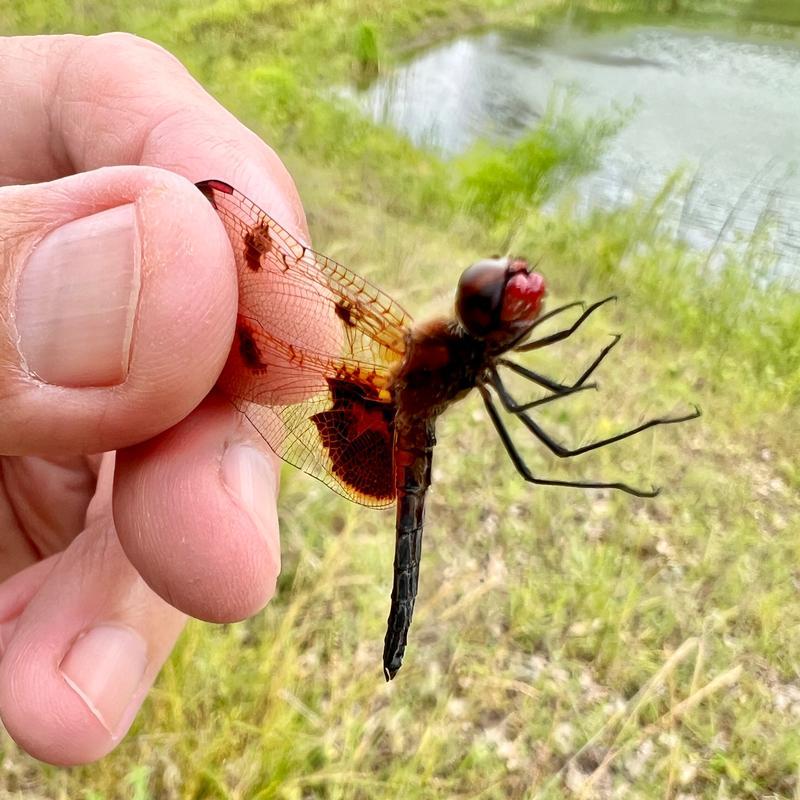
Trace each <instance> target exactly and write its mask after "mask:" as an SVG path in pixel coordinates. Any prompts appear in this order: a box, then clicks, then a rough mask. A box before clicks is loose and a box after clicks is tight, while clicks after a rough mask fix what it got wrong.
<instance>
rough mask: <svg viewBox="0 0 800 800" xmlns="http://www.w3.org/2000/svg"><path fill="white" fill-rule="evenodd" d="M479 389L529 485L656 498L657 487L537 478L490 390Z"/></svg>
mask: <svg viewBox="0 0 800 800" xmlns="http://www.w3.org/2000/svg"><path fill="white" fill-rule="evenodd" d="M478 389H479V391H480V393H481V396H482V397H483V402H484V404H485V405H486V410H487V411H488V412H489V417H490V418H491V420H492V424H493V425H494V427H495V429H496V430H497V433H498V434H499V435H500V440H501V441H502V442H503V446H504V447H505V449H506V452H507V453H508V455H509V457H510V458H511V461H512V462H513V464H514V466H515V467H516V469H517V472H519V474H520V475H522V477H523V478H525V480H526V481H528V483H535V484H537V485H539V486H574V487H578V488H581V489H619V490H620V491H622V492H627V493H628V494H632V495H635V496H636V497H655V496H656V495H657V494H658V493H659V491H660V489H659V488H658V487H656V486H653V488H652V489H649V490H647V489H636V488H635V487H633V486H628V484H627V483H606V482H605V481H562V480H555V479H553V478H537V477H536V476H535V475H534V474H533V473H532V472H531V470H530V468H529V467H528V465H527V464H526V463H525V460H524V459H523V458H522V456H521V455H520V454H519V451H518V450H517V448H516V447H515V446H514V442H513V441H512V440H511V435H510V434H509V432H508V429H507V428H506V426H505V424H504V423H503V420H502V419H501V417H500V414H499V413H498V411H497V409H496V408H495V406H494V403H493V402H492V396H491V395H490V394H489V390H488V389H487V388H486V387H485V386H478Z"/></svg>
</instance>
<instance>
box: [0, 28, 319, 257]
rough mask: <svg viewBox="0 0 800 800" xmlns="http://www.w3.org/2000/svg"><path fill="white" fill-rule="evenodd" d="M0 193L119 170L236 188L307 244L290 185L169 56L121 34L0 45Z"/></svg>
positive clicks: (275, 162) (8, 40)
mask: <svg viewBox="0 0 800 800" xmlns="http://www.w3.org/2000/svg"><path fill="white" fill-rule="evenodd" d="M0 108H2V109H3V110H4V112H3V124H2V125H0V185H4V184H15V183H34V182H40V181H49V180H54V179H56V178H61V177H64V176H66V175H71V174H73V173H76V172H85V171H89V170H93V169H97V168H98V167H104V166H112V165H117V164H141V165H147V166H156V167H162V168H164V169H168V170H171V171H172V172H177V173H178V174H180V175H183V176H184V177H186V178H188V179H189V180H191V181H192V182H193V183H197V182H198V181H200V180H204V179H208V178H220V179H223V180H225V181H227V182H228V183H230V184H232V185H233V186H236V187H237V188H238V189H240V190H241V191H242V192H243V193H245V194H246V195H247V196H248V197H251V198H252V199H253V200H254V201H255V202H256V203H258V204H259V205H260V206H261V207H262V208H264V209H265V210H266V211H267V212H268V213H269V214H271V215H272V216H273V217H275V219H277V220H279V221H280V222H281V224H283V225H284V226H285V227H287V229H289V230H290V231H291V232H292V233H294V234H295V235H297V237H298V238H299V239H301V240H303V241H305V242H307V241H308V229H307V227H306V221H305V215H304V213H303V208H302V205H301V204H300V199H299V197H298V195H297V190H296V188H295V185H294V182H293V181H292V178H291V177H290V175H289V173H288V171H287V170H286V168H285V167H284V165H283V163H282V162H281V160H280V159H279V158H278V157H277V155H276V154H275V153H274V152H273V150H272V149H270V148H269V147H268V146H267V145H266V144H265V143H264V142H263V141H262V140H261V139H260V138H259V137H258V136H256V134H254V133H253V132H252V131H251V130H249V129H248V128H246V127H245V126H244V125H242V123H241V122H239V121H238V120H237V119H236V118H235V117H234V116H233V115H232V114H231V113H230V112H228V111H227V110H226V109H225V108H223V107H222V106H221V105H220V104H219V103H217V102H216V100H214V99H213V98H212V97H211V96H210V95H209V94H208V93H207V92H206V91H205V90H204V89H203V87H202V86H201V85H200V84H199V83H198V82H197V81H196V80H195V79H194V78H193V77H192V76H191V75H190V74H189V73H188V71H187V70H186V68H185V67H184V66H183V65H182V64H181V63H180V62H179V61H178V60H177V59H176V58H175V57H174V56H172V55H171V54H170V53H168V52H167V51H166V50H164V49H162V48H161V47H159V46H158V45H156V44H153V43H152V42H149V41H147V40H145V39H140V38H138V37H136V36H132V35H130V34H125V33H109V34H103V35H101V36H20V37H3V38H0Z"/></svg>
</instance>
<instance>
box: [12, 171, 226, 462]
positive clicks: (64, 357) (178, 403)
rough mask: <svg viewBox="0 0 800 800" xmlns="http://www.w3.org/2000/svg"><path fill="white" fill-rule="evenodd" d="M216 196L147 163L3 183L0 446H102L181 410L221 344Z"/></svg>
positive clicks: (165, 422)
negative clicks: (45, 180) (20, 183)
mask: <svg viewBox="0 0 800 800" xmlns="http://www.w3.org/2000/svg"><path fill="white" fill-rule="evenodd" d="M235 317H236V278H235V272H234V267H233V259H232V257H231V251H230V245H229V243H228V240H227V237H226V235H225V232H224V229H223V228H222V225H221V224H220V222H219V220H218V219H217V217H216V215H215V213H214V211H213V209H212V208H211V206H210V205H209V203H208V202H207V201H206V200H205V198H204V197H203V196H202V195H201V194H200V192H199V191H197V190H196V189H195V188H194V186H192V184H191V183H189V182H188V181H187V180H185V179H184V178H181V177H179V176H178V175H175V174H174V173H171V172H167V171H165V170H159V169H155V168H151V167H132V166H124V167H105V168H102V169H98V170H94V171H92V172H86V173H81V174H78V175H72V176H70V177H67V178H62V179H60V180H56V181H52V182H49V183H40V184H32V185H27V186H7V187H3V188H0V453H4V454H8V455H18V454H25V453H31V452H36V453H45V454H53V453H59V452H99V451H103V450H113V449H117V448H119V447H123V446H126V445H129V444H132V443H134V442H137V441H142V440H144V439H146V438H148V437H150V436H152V435H154V434H156V433H158V432H160V431H162V430H165V429H166V428H168V427H170V426H171V425H173V424H174V423H175V422H177V421H178V420H180V419H182V418H183V417H184V416H186V414H188V412H189V411H191V409H192V408H193V407H194V406H195V405H197V403H199V401H200V400H201V399H202V398H203V397H204V396H205V394H206V393H207V392H208V391H209V389H210V388H211V386H212V385H213V384H214V381H215V380H216V378H217V375H218V374H219V371H220V370H221V369H222V366H223V365H224V363H225V359H226V356H227V353H228V350H229V348H230V343H231V338H232V335H233V328H234V321H235Z"/></svg>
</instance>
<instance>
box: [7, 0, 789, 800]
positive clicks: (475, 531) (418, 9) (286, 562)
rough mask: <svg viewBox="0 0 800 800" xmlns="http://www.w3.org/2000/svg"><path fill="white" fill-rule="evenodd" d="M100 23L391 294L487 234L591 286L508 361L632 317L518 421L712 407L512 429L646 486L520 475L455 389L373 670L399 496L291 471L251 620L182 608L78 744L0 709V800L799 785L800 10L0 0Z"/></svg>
mask: <svg viewBox="0 0 800 800" xmlns="http://www.w3.org/2000/svg"><path fill="white" fill-rule="evenodd" d="M109 30H126V31H131V32H134V33H137V34H140V35H142V36H145V37H148V38H150V39H153V40H155V41H157V42H159V43H160V44H162V45H163V46H165V47H166V48H168V49H169V50H170V51H172V52H173V53H174V54H175V55H176V56H177V57H178V58H180V59H181V60H182V61H183V62H184V63H185V64H186V65H187V67H188V68H189V70H190V71H191V72H192V73H193V74H194V75H195V76H196V77H197V79H198V80H199V81H200V82H201V83H202V84H203V85H204V86H205V87H206V88H207V89H208V91H209V92H211V93H212V94H213V95H214V96H215V97H216V98H217V99H218V100H219V101H220V102H221V103H222V104H223V105H225V106H226V107H227V108H229V109H230V110H231V111H232V112H233V113H235V114H236V115H237V116H238V117H239V118H240V119H241V120H242V121H243V122H244V123H245V124H247V125H249V126H250V127H251V128H253V129H254V130H255V131H256V132H258V133H259V135H261V136H262V137H263V138H264V139H265V140H266V141H267V142H269V143H270V144H271V145H272V146H273V147H274V148H275V149H276V150H277V151H278V153H279V154H280V155H281V157H282V158H283V160H284V161H285V162H286V163H287V165H288V166H289V168H290V170H291V171H292V173H293V175H294V177H295V179H296V181H297V184H298V187H299V189H300V193H301V196H302V198H303V200H304V204H305V207H306V210H307V212H308V217H309V222H310V227H311V233H312V237H313V240H314V244H315V246H316V247H317V249H319V250H321V251H322V252H324V253H326V254H328V255H330V256H332V257H334V258H336V259H337V260H339V261H341V262H343V263H345V264H347V265H349V266H350V267H351V268H352V269H354V270H355V271H357V272H359V273H360V274H362V275H364V276H365V277H367V278H369V279H370V280H372V281H373V282H376V283H378V284H379V285H380V286H382V287H383V288H385V289H386V290H387V291H389V292H390V293H391V294H392V295H393V296H395V297H396V299H397V300H399V301H400V303H401V304H402V305H403V306H405V307H406V308H408V309H409V310H410V311H411V312H412V313H413V314H414V316H415V317H416V318H418V319H421V318H424V317H425V316H426V315H428V314H432V313H441V312H446V311H448V310H449V309H450V308H451V304H452V293H453V288H454V285H455V282H456V280H457V279H458V276H459V274H460V272H461V270H462V269H463V268H464V267H465V266H466V265H467V264H469V263H471V262H472V261H474V260H476V259H477V258H479V257H483V256H485V255H489V254H493V253H498V252H500V253H504V252H511V253H514V254H520V255H526V256H528V257H529V258H530V259H531V260H533V261H537V260H538V261H539V269H540V271H542V272H543V273H544V274H545V275H546V276H547V279H548V283H549V287H550V303H551V307H555V305H557V304H560V303H562V302H567V301H570V300H574V299H587V300H593V299H597V298H600V297H604V296H606V295H608V294H611V293H613V294H617V295H618V296H619V302H618V303H617V304H616V305H615V306H614V307H605V308H604V309H603V311H601V312H599V313H598V314H597V315H595V317H593V318H592V320H591V323H590V324H587V325H586V326H585V328H582V329H581V334H580V335H579V336H576V337H573V338H571V339H569V340H568V341H567V342H564V343H563V344H562V345H559V346H558V347H557V348H556V347H554V348H548V349H549V350H550V351H551V352H541V353H538V352H537V353H536V354H535V368H536V369H537V370H538V371H540V372H545V373H548V374H551V375H553V377H555V378H559V379H564V380H566V379H569V378H573V379H574V378H575V377H577V375H579V374H580V372H581V370H582V366H583V365H584V364H585V363H588V361H590V360H591V358H592V357H593V356H594V354H596V352H597V351H598V348H599V347H600V346H602V344H604V343H606V342H607V341H608V339H607V335H608V334H609V333H611V332H617V331H621V332H623V333H624V338H623V340H622V342H621V343H620V345H619V347H617V349H616V350H615V351H614V353H613V354H612V356H610V357H609V359H608V360H607V361H606V362H605V363H604V364H603V366H602V368H601V371H600V374H599V378H598V379H599V381H600V383H601V388H602V391H601V392H599V393H595V392H591V393H584V394H579V395H576V396H574V397H572V398H570V399H569V400H566V401H564V402H563V403H559V404H555V405H553V406H552V407H551V406H548V407H546V408H545V409H542V413H541V415H540V418H541V420H542V421H543V424H546V426H547V428H548V429H549V430H550V431H552V432H553V433H554V435H556V436H557V437H558V438H559V439H561V440H563V441H565V442H568V443H574V444H578V443H581V442H585V441H589V440H591V439H595V438H599V437H602V436H607V435H610V434H612V433H613V432H615V431H616V430H619V429H621V428H622V427H626V426H630V425H633V424H635V423H637V422H638V421H640V420H642V419H644V418H646V417H649V416H652V415H654V414H658V413H661V412H665V413H678V412H680V411H682V410H684V409H685V408H687V406H688V404H689V403H690V402H696V403H698V404H699V405H700V406H702V408H703V410H704V412H705V413H704V416H703V418H702V419H701V420H700V421H698V422H693V423H690V424H686V425H683V426H675V427H670V428H665V429H656V430H653V431H649V432H647V433H645V434H643V435H642V436H640V437H638V438H637V439H635V440H629V441H628V442H625V443H621V444H619V445H616V446H614V447H611V448H607V449H604V450H602V451H599V452H595V453H592V454H587V455H586V456H583V457H581V458H579V459H576V460H574V461H572V462H571V463H569V462H568V463H563V462H562V463H554V461H555V459H553V458H552V457H551V456H550V454H549V453H547V452H546V451H543V450H542V448H541V447H539V448H536V447H534V446H533V442H530V443H528V442H527V439H526V437H525V436H524V432H519V433H518V440H519V441H520V443H521V447H522V449H523V450H524V451H525V454H526V457H527V458H528V459H529V461H530V463H531V465H532V467H533V469H534V471H535V472H537V474H541V475H547V476H551V477H571V478H574V479H576V478H580V477H595V478H596V477H603V478H605V479H607V480H618V479H622V480H628V482H631V483H635V484H637V485H645V486H646V485H648V484H649V483H650V482H653V483H657V484H661V485H663V487H664V491H663V492H662V494H661V496H659V497H658V498H657V499H655V500H639V499H636V498H632V497H629V496H627V495H620V494H613V493H609V492H600V491H592V492H588V491H579V490H569V489H559V488H544V487H535V488H534V487H531V486H528V485H526V484H525V483H524V482H523V481H522V480H521V478H519V476H518V475H517V474H516V472H515V471H514V469H513V466H512V465H511V464H510V462H509V461H508V459H507V457H506V455H505V453H504V452H503V449H502V446H501V444H500V442H499V441H498V440H497V438H496V436H495V434H494V432H493V428H492V426H491V423H490V421H489V420H488V418H487V417H486V415H485V413H484V412H483V410H482V406H481V404H480V401H479V398H469V399H468V400H467V401H465V402H463V403H462V404H460V405H459V406H457V407H456V408H454V409H452V410H451V412H450V413H448V414H447V415H446V416H445V417H444V418H443V419H442V421H441V424H440V427H439V445H438V447H437V452H436V453H435V469H434V489H433V491H432V493H431V495H430V501H429V506H428V516H427V524H426V540H425V545H424V549H425V553H424V559H423V565H422V576H421V587H420V594H419V600H418V604H417V611H416V614H415V620H414V625H413V627H412V631H411V643H410V645H409V649H408V651H407V654H406V664H405V666H404V667H403V669H402V671H401V672H400V673H399V675H398V678H397V679H396V680H395V681H394V682H393V683H391V684H385V683H384V680H383V675H382V672H381V666H380V658H381V651H382V643H383V634H384V625H385V620H386V614H387V611H388V597H389V591H390V586H391V562H392V553H393V539H394V531H393V525H394V519H393V514H392V511H391V510H390V511H385V512H379V511H372V510H369V509H365V508H360V507H358V506H355V505H353V504H350V503H348V502H347V501H345V500H343V499H342V498H339V497H337V496H335V495H333V494H332V493H330V492H329V491H328V490H327V489H326V488H325V487H324V486H322V485H321V484H319V483H317V482H316V481H314V480H313V479H311V478H307V477H306V476H304V475H302V474H301V473H298V472H296V471H294V470H291V469H288V468H287V470H286V471H285V474H284V483H283V486H284V491H283V495H282V498H283V500H282V502H283V509H284V513H283V514H282V517H281V525H282V535H283V545H282V546H283V573H282V576H281V579H280V584H279V591H278V596H277V598H276V599H275V600H274V601H273V602H272V603H271V604H270V606H269V607H268V609H267V610H266V611H265V612H264V613H262V614H260V615H258V616H257V617H255V618H253V619H251V620H249V621H247V622H244V623H241V624H236V625H223V626H211V625H207V624H201V623H192V624H190V626H189V628H188V630H187V632H186V633H185V634H184V636H183V637H182V639H181V641H180V644H179V646H178V648H177V650H176V652H175V653H174V654H173V656H172V658H171V659H170V660H169V662H168V663H167V665H166V666H165V668H164V670H163V671H162V674H161V676H160V678H159V681H158V683H157V686H156V688H155V690H154V691H153V693H152V695H151V697H150V698H149V700H148V701H147V703H146V704H145V707H144V711H143V713H142V714H141V715H140V717H139V719H138V720H137V722H136V723H135V725H134V728H133V730H132V731H131V733H130V734H129V735H128V737H127V738H126V740H125V741H124V742H123V743H122V745H121V746H120V747H119V748H118V749H117V750H116V751H115V752H114V753H113V754H112V755H110V756H109V757H108V758H106V759H105V760H104V761H102V762H101V763H99V764H95V765H91V766H88V767H84V768H78V769H72V770H57V769H53V768H49V767H45V766H42V765H41V764H39V763H38V762H35V761H33V760H32V759H29V758H27V757H26V756H25V755H24V754H23V753H22V752H21V751H20V750H19V749H18V748H16V746H15V745H14V744H13V742H12V741H11V740H10V739H9V738H8V737H7V736H6V735H5V734H2V733H0V764H1V765H2V766H1V767H0V797H2V798H5V797H8V798H25V799H26V800H33V798H81V800H111V799H112V798H136V800H147V799H148V798H159V799H160V798H225V799H226V800H228V799H230V800H234V799H235V800H239V799H240V798H259V800H267V798H285V799H286V800H304V799H305V798H330V799H331V800H333V799H334V798H336V799H337V800H338V799H339V798H342V799H344V798H384V797H386V798H434V797H435V798H464V799H465V800H466V798H469V799H470V800H478V798H481V800H490V799H494V798H498V799H499V798H560V797H565V798H567V797H569V798H572V797H583V798H595V797H596V798H680V799H681V800H690V798H712V797H713V798H765V797H769V798H800V675H798V669H799V664H800V592H799V591H798V590H799V589H800V568H799V567H798V565H799V564H800V535H798V534H800V501H798V488H799V487H800V467H798V453H800V433H798V431H800V414H798V401H799V400H800V296H798V289H800V218H799V216H798V212H800V176H798V173H797V166H798V161H799V160H800V138H799V136H798V131H800V4H798V3H797V2H796V0H727V2H723V0H640V1H639V2H634V0H627V1H626V0H613V1H612V0H572V1H569V0H560V1H559V0H527V2H518V1H517V2H511V0H491V2H486V0H481V1H480V2H479V1H478V0H421V1H420V2H415V3H413V4H411V3H409V4H400V3H391V2H388V0H373V1H372V2H366V1H365V2H358V0H328V1H327V2H323V1H322V0H320V1H318V2H313V0H311V1H310V0H302V2H301V1H298V0H241V1H240V2H236V1H235V0H201V2H192V3H190V2H188V0H161V2H158V1H157V2H154V3H152V4H149V5H148V6H147V7H146V8H144V7H142V8H136V7H133V6H131V5H129V4H127V3H123V2H121V0H106V1H104V2H95V1H94V0H74V1H73V2H66V1H65V0H56V1H55V2H44V0H30V2H26V3H22V2H19V0H0V31H2V32H3V33H5V34H14V33H19V34H23V33H24V34H31V33H59V32H74V33H99V32H103V31H109ZM208 177H214V176H208ZM588 395H591V396H588ZM528 445H530V446H528ZM290 510H291V513H290Z"/></svg>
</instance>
